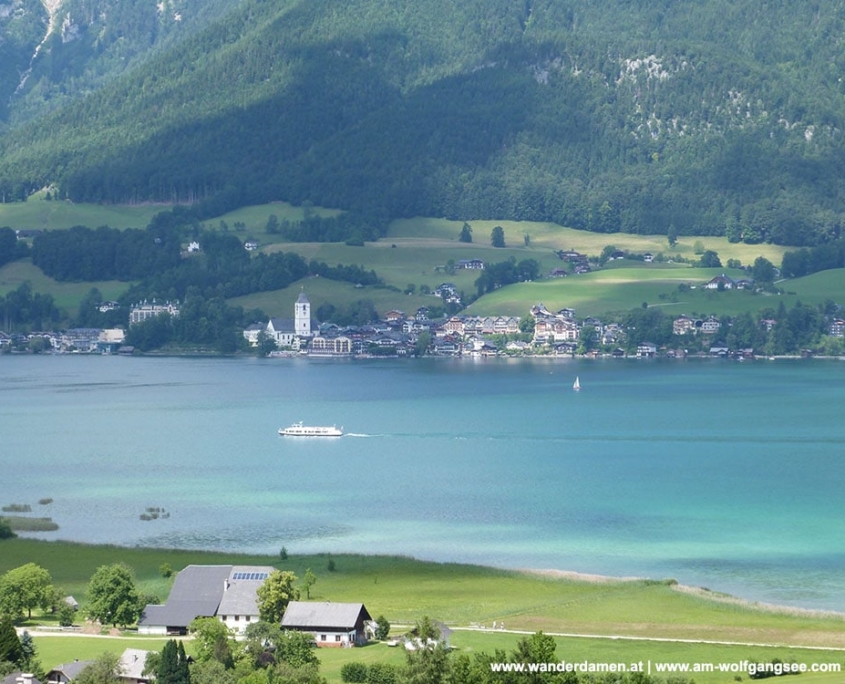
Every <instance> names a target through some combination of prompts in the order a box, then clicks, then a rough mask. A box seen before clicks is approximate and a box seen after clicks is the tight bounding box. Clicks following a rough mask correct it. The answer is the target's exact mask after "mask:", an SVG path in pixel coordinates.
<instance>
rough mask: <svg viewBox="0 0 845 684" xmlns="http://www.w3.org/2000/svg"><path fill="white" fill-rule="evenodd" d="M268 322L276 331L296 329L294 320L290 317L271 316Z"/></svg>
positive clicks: (292, 330) (293, 330)
mask: <svg viewBox="0 0 845 684" xmlns="http://www.w3.org/2000/svg"><path fill="white" fill-rule="evenodd" d="M270 323H271V324H272V326H273V330H275V331H276V332H277V333H278V332H291V333H292V332H295V331H296V322H295V321H294V320H293V319H292V318H271V319H270Z"/></svg>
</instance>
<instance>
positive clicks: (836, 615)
mask: <svg viewBox="0 0 845 684" xmlns="http://www.w3.org/2000/svg"><path fill="white" fill-rule="evenodd" d="M16 539H17V540H20V541H24V542H35V543H39V544H59V545H62V544H64V545H69V546H81V547H86V548H97V549H115V550H120V549H125V550H127V551H131V552H133V553H164V554H188V555H192V554H197V555H205V554H210V555H221V556H231V557H238V556H242V557H250V558H266V559H268V564H270V565H277V564H280V563H279V559H278V557H277V556H275V555H273V554H269V553H267V554H264V553H259V554H254V553H247V552H241V551H221V550H217V549H194V548H179V547H164V546H130V545H125V544H113V543H98V542H86V541H79V540H70V539H39V538H37V537H33V536H22V535H18V536H17V537H16ZM9 541H13V540H9ZM0 543H2V542H0ZM344 556H348V557H352V558H354V557H363V558H402V559H406V560H409V561H411V562H415V563H421V564H432V565H437V566H449V565H457V566H466V567H474V568H481V569H486V570H498V571H502V572H507V573H514V574H518V575H520V574H521V575H527V576H532V577H537V578H540V579H551V580H564V581H571V582H582V583H586V584H608V585H611V584H624V583H631V584H635V583H639V584H644V585H662V586H666V587H669V588H670V589H672V590H673V591H676V592H678V593H680V594H686V595H689V596H694V597H697V598H701V599H705V600H707V601H710V602H714V603H723V604H728V605H734V606H736V607H738V608H744V609H747V610H752V611H759V612H765V613H773V614H780V615H790V616H792V617H807V618H824V619H837V620H843V621H845V610H835V609H832V608H831V609H828V608H805V607H802V606H790V605H785V604H777V603H770V602H766V601H758V600H754V599H748V598H743V597H741V596H735V595H733V594H728V593H725V592H721V591H714V590H711V589H706V588H704V587H696V586H692V585H688V584H682V583H680V582H678V581H677V580H675V579H672V578H663V579H655V578H653V577H644V576H637V575H602V574H599V573H589V572H579V571H575V570H561V569H558V568H529V567H502V566H496V565H488V564H485V563H473V562H465V561H438V560H432V559H426V558H419V557H417V556H411V555H406V554H395V553H363V554H357V553H349V552H341V553H336V552H332V551H320V552H314V553H296V552H293V553H291V554H290V556H289V557H290V558H291V559H296V558H311V557H319V558H325V557H329V558H330V557H335V558H342V557H344ZM0 574H2V573H0Z"/></svg>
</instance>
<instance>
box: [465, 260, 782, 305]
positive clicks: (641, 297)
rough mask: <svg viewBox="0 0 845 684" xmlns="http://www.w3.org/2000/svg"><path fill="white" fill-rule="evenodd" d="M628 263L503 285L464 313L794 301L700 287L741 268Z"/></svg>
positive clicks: (773, 296)
mask: <svg viewBox="0 0 845 684" xmlns="http://www.w3.org/2000/svg"><path fill="white" fill-rule="evenodd" d="M628 264H629V265H628V267H614V268H608V269H603V270H600V271H593V272H592V273H584V274H580V275H570V276H567V277H565V278H554V279H546V280H542V281H538V282H533V283H517V284H515V285H509V286H507V287H503V288H500V289H498V290H495V291H494V292H491V293H490V294H488V295H486V296H484V297H483V298H481V299H479V300H478V301H477V302H475V303H474V304H472V306H470V307H469V312H471V313H473V314H476V315H493V314H495V313H502V314H510V315H524V314H525V311H526V303H527V302H528V303H529V306H530V304H536V303H537V302H542V303H543V304H545V305H546V307H547V308H548V309H549V310H553V311H554V310H559V309H562V308H564V307H569V308H572V309H575V310H576V311H577V312H578V315H579V316H590V315H594V316H603V315H607V314H610V313H616V312H620V311H628V310H630V309H634V308H638V307H641V306H642V304H643V302H645V303H647V305H648V306H660V307H662V308H665V310H666V312H667V313H670V314H677V315H680V314H688V315H693V314H696V315H701V316H704V315H710V314H715V315H718V316H721V315H735V314H737V313H740V312H742V311H755V312H756V311H758V310H760V309H762V308H764V307H769V306H773V307H776V306H778V304H779V303H780V302H781V301H785V302H786V304H787V305H791V303H793V302H794V300H795V297H794V296H789V297H786V296H784V297H781V296H776V295H761V294H756V293H754V292H751V291H746V290H726V291H724V292H718V291H716V290H705V289H703V288H702V285H703V284H704V283H706V282H707V281H708V280H710V279H711V278H713V277H714V276H716V275H719V274H721V273H725V274H726V275H728V276H731V277H734V278H738V277H741V276H742V275H743V273H742V272H741V271H732V270H730V269H718V268H716V269H714V268H711V269H700V268H691V267H688V266H683V265H678V267H676V268H654V267H653V266H652V265H642V264H640V265H636V266H635V265H631V264H632V262H628ZM680 285H688V286H690V287H691V288H695V289H687V290H686V291H683V292H681V291H679V290H678V286H680Z"/></svg>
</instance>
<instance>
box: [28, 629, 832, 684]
mask: <svg viewBox="0 0 845 684" xmlns="http://www.w3.org/2000/svg"><path fill="white" fill-rule="evenodd" d="M33 634H34V636H35V638H36V642H35V644H36V648H37V649H38V657H39V658H40V660H41V662H42V664H44V665H45V666H47V667H52V666H54V665H57V664H59V663H66V662H70V661H72V660H74V659H75V658H76V659H79V660H89V659H93V658H96V657H97V656H98V655H100V654H101V653H104V652H106V651H111V652H113V653H118V654H119V653H121V652H122V651H123V649H125V648H140V649H144V650H150V651H156V650H160V649H161V647H162V646H163V644H164V640H163V639H160V638H156V637H149V638H144V637H134V638H133V637H127V638H119V639H118V638H104V637H93V636H80V637H62V636H51V635H46V634H39V633H38V632H34V633H33ZM520 638H522V636H521V635H518V634H512V633H507V632H498V631H497V632H493V631H492V630H491V631H487V632H477V631H455V632H453V634H452V637H451V645H452V646H453V647H454V648H455V649H456V650H457V652H458V653H465V654H468V655H472V654H473V653H481V652H486V653H490V654H492V653H493V652H495V651H496V649H500V650H502V651H505V652H510V651H512V650H513V649H514V647H515V646H516V644H517V641H518V640H519V639H520ZM555 642H556V644H557V649H556V652H555V653H556V656H557V659H558V660H566V661H568V662H584V661H587V662H591V663H625V664H626V665H630V664H631V663H638V662H641V661H642V662H643V663H644V665H645V666H646V667H647V666H648V664H649V661H650V663H651V667H652V670H653V671H654V669H655V668H656V664H657V663H675V662H680V663H688V664H690V665H692V664H694V663H707V664H711V663H712V664H717V663H726V664H735V663H740V662H742V661H757V662H771V661H772V660H773V659H774V658H779V659H780V660H782V661H784V662H796V663H806V664H807V665H812V664H813V663H838V664H841V663H842V662H843V660H845V654H843V653H841V652H835V651H818V650H808V649H800V648H792V647H781V646H769V647H767V646H745V645H743V646H731V645H719V644H681V643H668V642H644V641H630V640H620V639H593V638H567V637H556V638H555ZM186 651H187V652H188V653H189V654H191V653H192V652H193V648H192V644H191V642H190V640H189V641H187V642H186ZM317 655H318V656H319V658H320V661H321V667H320V672H321V674H322V675H323V676H324V677H326V679H327V680H328V681H329V682H331V683H332V684H335V683H337V682H340V681H341V679H340V670H341V668H342V667H343V665H344V664H345V663H347V662H361V663H366V664H367V665H371V664H373V663H377V662H380V663H391V664H394V665H397V666H401V665H402V664H403V663H404V661H405V653H404V650H403V649H401V648H390V647H388V646H386V645H385V644H380V643H375V644H371V645H368V646H366V647H364V648H357V649H354V650H347V649H321V650H319V651H318V652H317ZM694 678H695V681H696V682H697V684H727V683H728V682H735V681H737V680H736V679H735V675H734V674H733V673H727V674H726V673H715V672H714V673H700V674H696V675H695V676H694ZM747 680H748V677H747V676H743V677H742V680H740V681H747ZM841 680H842V674H841V673H839V674H812V673H807V674H802V675H801V677H800V679H799V680H797V681H799V682H800V684H834V683H835V682H840V681H841Z"/></svg>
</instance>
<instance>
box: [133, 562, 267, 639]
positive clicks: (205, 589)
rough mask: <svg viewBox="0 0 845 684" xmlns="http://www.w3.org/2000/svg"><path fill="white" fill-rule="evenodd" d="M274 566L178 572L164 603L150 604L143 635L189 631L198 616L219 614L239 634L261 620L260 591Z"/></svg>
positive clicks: (143, 618) (200, 567)
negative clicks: (258, 597)
mask: <svg viewBox="0 0 845 684" xmlns="http://www.w3.org/2000/svg"><path fill="white" fill-rule="evenodd" d="M274 569H275V568H272V567H270V566H249V565H189V566H188V567H187V568H185V569H184V570H182V572H180V573H179V574H178V575H176V580H175V581H174V582H173V588H172V589H171V590H170V596H169V597H168V598H167V602H166V603H165V604H164V605H161V606H156V605H148V606H147V607H146V608H144V611H143V613H142V614H141V619H140V620H138V633H139V634H185V633H187V631H188V625H189V624H190V623H191V621H192V620H193V619H194V618H197V617H216V618H217V619H219V620H220V621H221V622H222V623H223V624H224V625H226V626H227V627H229V628H230V629H233V630H234V631H235V632H236V633H237V634H243V632H244V631H245V630H246V628H247V625H249V624H250V623H251V622H257V621H258V601H257V595H256V592H257V591H258V588H259V587H260V586H261V585H262V584H264V580H266V579H267V577H268V576H269V575H270V573H272V572H273V571H274Z"/></svg>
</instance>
